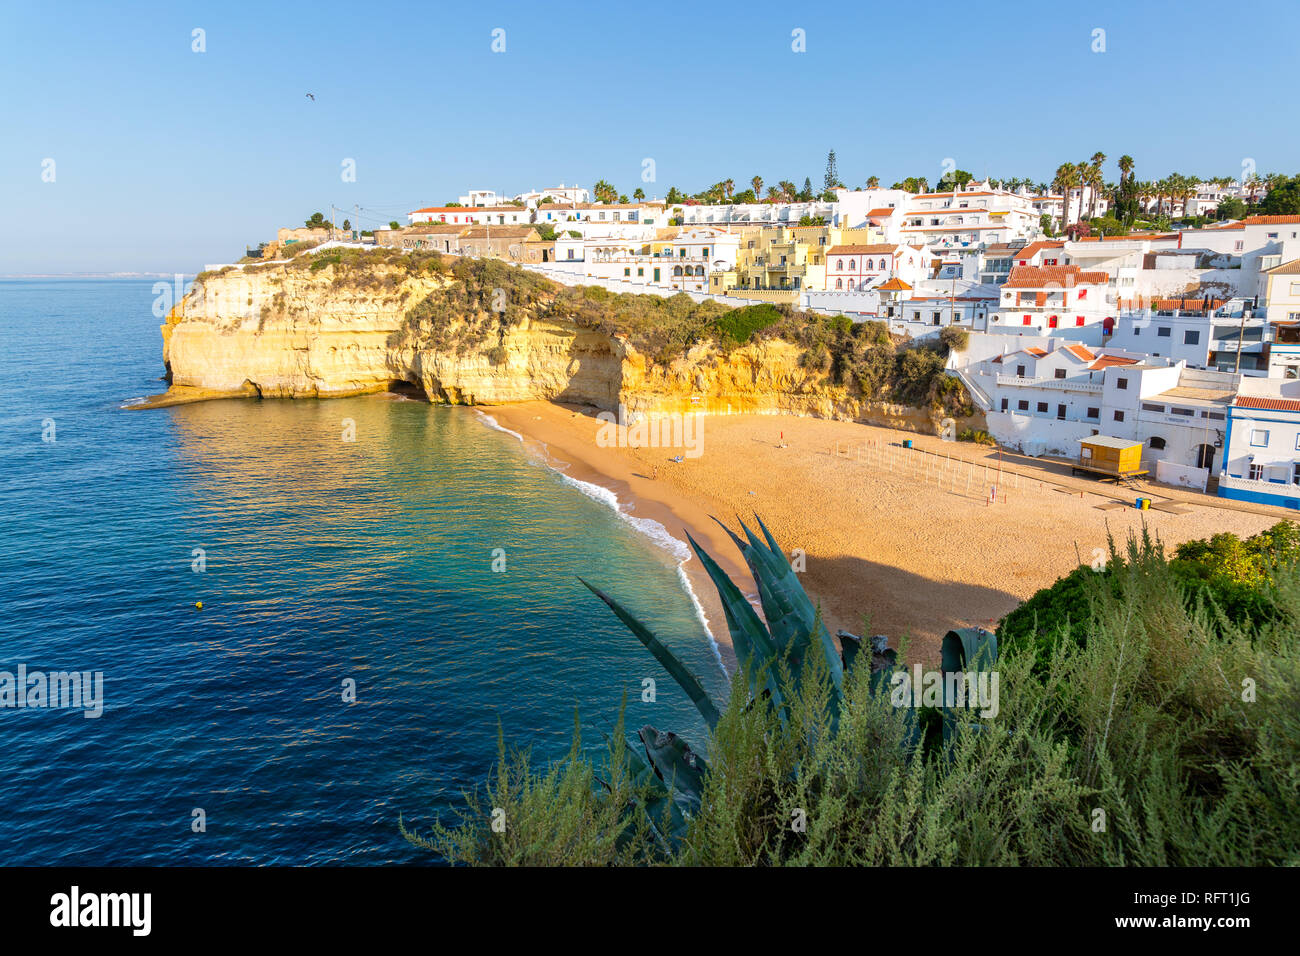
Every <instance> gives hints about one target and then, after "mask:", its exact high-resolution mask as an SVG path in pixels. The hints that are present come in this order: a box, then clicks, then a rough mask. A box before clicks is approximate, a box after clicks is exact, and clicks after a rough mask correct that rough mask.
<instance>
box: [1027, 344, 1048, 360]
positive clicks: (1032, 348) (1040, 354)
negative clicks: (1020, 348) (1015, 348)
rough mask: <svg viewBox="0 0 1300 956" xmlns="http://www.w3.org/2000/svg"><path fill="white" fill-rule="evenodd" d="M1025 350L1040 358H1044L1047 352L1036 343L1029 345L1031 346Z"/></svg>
mask: <svg viewBox="0 0 1300 956" xmlns="http://www.w3.org/2000/svg"><path fill="white" fill-rule="evenodd" d="M1024 351H1026V352H1028V353H1029V354H1030V355H1034V356H1037V357H1038V358H1042V357H1043V356H1044V355H1046V354H1047V350H1046V349H1040V348H1038V346H1036V345H1031V346H1029V348H1027V349H1025V350H1024Z"/></svg>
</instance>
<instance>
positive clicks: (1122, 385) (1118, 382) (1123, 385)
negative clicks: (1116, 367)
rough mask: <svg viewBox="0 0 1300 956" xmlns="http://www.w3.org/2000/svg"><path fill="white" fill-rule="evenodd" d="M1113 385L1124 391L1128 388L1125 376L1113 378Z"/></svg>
mask: <svg viewBox="0 0 1300 956" xmlns="http://www.w3.org/2000/svg"><path fill="white" fill-rule="evenodd" d="M1115 387H1116V388H1118V389H1121V390H1125V391H1126V390H1127V389H1128V379H1126V378H1117V379H1115Z"/></svg>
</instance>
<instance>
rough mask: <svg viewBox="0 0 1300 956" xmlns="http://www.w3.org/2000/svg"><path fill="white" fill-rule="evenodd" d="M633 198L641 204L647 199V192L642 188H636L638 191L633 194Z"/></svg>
mask: <svg viewBox="0 0 1300 956" xmlns="http://www.w3.org/2000/svg"><path fill="white" fill-rule="evenodd" d="M632 198H633V199H635V200H636V201H637V202H640V201H641V200H643V199H645V190H644V189H642V188H641V187H640V186H638V187H636V189H635V190H633V192H632Z"/></svg>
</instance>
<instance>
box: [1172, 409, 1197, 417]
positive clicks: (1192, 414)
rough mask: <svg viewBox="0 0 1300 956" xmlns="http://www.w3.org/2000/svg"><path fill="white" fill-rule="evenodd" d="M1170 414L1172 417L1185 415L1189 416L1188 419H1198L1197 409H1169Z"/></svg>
mask: <svg viewBox="0 0 1300 956" xmlns="http://www.w3.org/2000/svg"><path fill="white" fill-rule="evenodd" d="M1169 414H1170V415H1185V416H1187V417H1188V418H1195V417H1196V409H1194V408H1171V409H1169Z"/></svg>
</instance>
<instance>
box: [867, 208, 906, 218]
mask: <svg viewBox="0 0 1300 956" xmlns="http://www.w3.org/2000/svg"><path fill="white" fill-rule="evenodd" d="M896 212H898V210H897V209H895V208H894V207H893V206H881V207H880V208H879V209H872V210H871V211H870V212H868V213H867V218H868V219H881V218H888V217H889V216H892V215H893V214H894V213H896Z"/></svg>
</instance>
